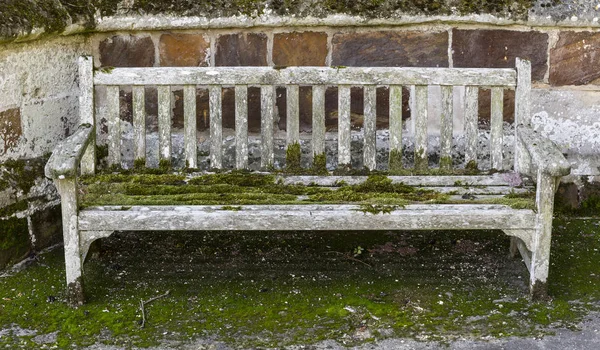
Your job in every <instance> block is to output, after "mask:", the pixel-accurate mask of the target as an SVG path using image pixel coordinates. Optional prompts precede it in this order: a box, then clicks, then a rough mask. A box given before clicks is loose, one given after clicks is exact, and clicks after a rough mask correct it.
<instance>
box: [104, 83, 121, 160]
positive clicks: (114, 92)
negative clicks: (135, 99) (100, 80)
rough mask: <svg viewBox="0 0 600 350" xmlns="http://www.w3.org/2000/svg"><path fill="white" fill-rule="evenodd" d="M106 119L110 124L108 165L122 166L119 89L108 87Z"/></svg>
mask: <svg viewBox="0 0 600 350" xmlns="http://www.w3.org/2000/svg"><path fill="white" fill-rule="evenodd" d="M106 113H107V115H106V117H107V124H108V165H110V166H113V165H114V166H119V167H120V166H121V119H120V118H119V87H118V86H114V85H111V86H107V87H106Z"/></svg>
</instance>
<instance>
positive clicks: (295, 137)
mask: <svg viewBox="0 0 600 350" xmlns="http://www.w3.org/2000/svg"><path fill="white" fill-rule="evenodd" d="M298 94H299V87H298V85H288V86H287V87H286V111H287V113H286V114H287V115H286V144H287V145H288V146H289V145H292V144H294V143H299V142H300V112H299V106H300V105H299V103H298Z"/></svg>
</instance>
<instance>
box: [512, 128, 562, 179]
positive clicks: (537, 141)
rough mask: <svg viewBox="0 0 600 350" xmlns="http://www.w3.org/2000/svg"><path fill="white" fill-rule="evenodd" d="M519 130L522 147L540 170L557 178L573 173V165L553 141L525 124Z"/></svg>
mask: <svg viewBox="0 0 600 350" xmlns="http://www.w3.org/2000/svg"><path fill="white" fill-rule="evenodd" d="M517 130H518V132H517V134H518V135H519V139H520V141H521V142H522V145H523V146H524V147H525V149H526V150H527V152H528V153H529V155H530V157H531V160H532V161H533V163H534V164H535V166H536V167H537V169H538V170H540V171H542V173H544V174H547V175H550V176H557V177H558V176H565V175H569V173H571V164H569V162H568V161H567V159H566V158H565V156H563V154H562V152H561V151H560V150H559V149H558V147H556V145H555V144H554V143H553V142H552V141H550V140H549V139H547V138H545V137H542V136H541V135H540V134H539V133H538V132H537V131H534V130H533V129H531V128H530V127H529V126H526V125H523V124H521V125H519V126H517Z"/></svg>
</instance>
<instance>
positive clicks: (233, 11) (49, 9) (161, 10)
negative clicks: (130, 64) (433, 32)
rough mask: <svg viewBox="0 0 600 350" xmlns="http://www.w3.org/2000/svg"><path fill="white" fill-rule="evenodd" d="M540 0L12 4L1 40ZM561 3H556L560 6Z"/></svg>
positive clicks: (6, 8) (523, 12) (436, 11)
mask: <svg viewBox="0 0 600 350" xmlns="http://www.w3.org/2000/svg"><path fill="white" fill-rule="evenodd" d="M534 2H535V1H534V0H495V1H489V0H452V1H450V2H448V1H444V0H409V1H395V0H325V1H323V2H314V1H296V0H233V1H228V0H216V1H215V0H211V1H208V0H202V1H193V2H190V1H188V0H165V1H156V0H135V1H131V2H129V3H127V4H125V2H123V1H120V0H55V1H51V0H7V1H5V2H4V3H3V8H2V12H0V23H4V24H5V25H4V26H1V27H0V37H1V38H7V39H11V38H12V39H14V38H16V36H17V35H19V34H21V33H31V31H32V30H33V29H34V28H43V29H44V30H45V32H46V33H59V32H61V31H63V30H64V29H65V28H66V27H67V25H69V24H71V23H80V24H83V25H84V26H85V27H86V28H87V29H88V30H93V28H94V27H95V26H96V19H97V17H98V16H97V15H98V14H99V15H100V16H101V17H105V16H113V15H118V14H131V13H138V14H149V15H159V14H168V15H178V16H206V17H209V18H215V17H228V16H238V15H247V16H251V17H252V16H260V15H263V14H264V11H265V9H267V8H268V9H269V10H271V11H273V12H274V13H276V14H278V15H288V16H296V17H306V16H313V17H325V16H327V15H331V14H348V15H355V16H363V17H366V18H386V17H391V16H397V15H398V14H399V13H400V14H412V15H450V14H454V13H456V12H459V13H460V14H463V15H467V14H473V13H477V14H479V13H491V14H494V15H497V16H500V17H507V18H510V19H526V18H527V16H528V11H529V9H530V8H532V6H533V4H534ZM557 2H558V0H553V2H552V4H549V5H555V4H556V3H557Z"/></svg>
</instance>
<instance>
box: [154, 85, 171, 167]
mask: <svg viewBox="0 0 600 350" xmlns="http://www.w3.org/2000/svg"><path fill="white" fill-rule="evenodd" d="M157 90H158V144H159V146H158V147H159V149H160V151H159V155H160V159H165V160H167V161H171V87H170V86H159V87H158V88H157Z"/></svg>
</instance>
